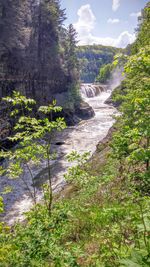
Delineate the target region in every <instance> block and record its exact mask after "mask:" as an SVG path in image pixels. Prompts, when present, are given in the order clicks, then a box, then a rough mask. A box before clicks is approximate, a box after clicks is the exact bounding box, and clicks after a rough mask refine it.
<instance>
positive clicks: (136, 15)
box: [130, 12, 141, 18]
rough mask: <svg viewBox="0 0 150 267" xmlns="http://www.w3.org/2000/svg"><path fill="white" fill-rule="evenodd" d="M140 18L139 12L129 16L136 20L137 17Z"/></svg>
mask: <svg viewBox="0 0 150 267" xmlns="http://www.w3.org/2000/svg"><path fill="white" fill-rule="evenodd" d="M140 16H141V12H137V13H136V12H133V13H131V14H130V17H136V18H138V17H140Z"/></svg>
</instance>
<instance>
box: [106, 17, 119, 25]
mask: <svg viewBox="0 0 150 267" xmlns="http://www.w3.org/2000/svg"><path fill="white" fill-rule="evenodd" d="M107 22H108V23H110V24H116V23H119V22H120V20H119V19H111V18H109V19H108V20H107Z"/></svg>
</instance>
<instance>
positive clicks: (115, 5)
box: [112, 0, 120, 11]
mask: <svg viewBox="0 0 150 267" xmlns="http://www.w3.org/2000/svg"><path fill="white" fill-rule="evenodd" d="M119 6H120V0H113V3H112V10H113V11H116V10H117V9H118V8H119Z"/></svg>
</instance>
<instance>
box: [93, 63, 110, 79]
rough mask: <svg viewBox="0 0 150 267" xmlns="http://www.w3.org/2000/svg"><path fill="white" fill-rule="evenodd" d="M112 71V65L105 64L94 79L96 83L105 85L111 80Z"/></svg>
mask: <svg viewBox="0 0 150 267" xmlns="http://www.w3.org/2000/svg"><path fill="white" fill-rule="evenodd" d="M112 70H113V65H112V64H106V65H104V66H103V67H102V68H100V72H99V75H98V76H97V77H96V81H97V82H100V83H107V82H108V80H110V78H111V74H112Z"/></svg>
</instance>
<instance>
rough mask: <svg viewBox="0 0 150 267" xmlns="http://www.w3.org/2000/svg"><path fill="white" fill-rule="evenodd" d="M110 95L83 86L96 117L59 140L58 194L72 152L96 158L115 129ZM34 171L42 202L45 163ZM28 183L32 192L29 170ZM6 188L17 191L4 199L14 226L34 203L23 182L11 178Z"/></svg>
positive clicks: (7, 218)
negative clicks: (88, 153)
mask: <svg viewBox="0 0 150 267" xmlns="http://www.w3.org/2000/svg"><path fill="white" fill-rule="evenodd" d="M110 94H111V91H110V90H107V87H103V90H101V89H100V90H99V91H98V89H95V86H94V85H92V84H82V85H81V95H82V98H83V99H84V101H86V102H87V103H88V104H89V105H90V106H91V107H92V108H93V110H94V112H95V116H94V117H93V118H91V119H89V120H83V121H81V122H80V123H79V124H77V125H75V126H71V127H68V128H66V129H65V130H64V131H63V132H61V133H59V134H58V135H57V136H56V138H55V141H54V143H53V149H55V150H56V151H57V154H58V159H57V160H55V161H53V162H52V166H53V190H54V191H58V190H60V188H62V187H63V186H64V185H65V181H64V173H66V171H67V168H68V167H69V166H70V165H69V163H68V162H67V160H66V155H67V154H69V153H70V152H71V151H72V150H76V151H77V152H78V153H83V152H86V151H89V152H90V153H91V154H92V153H93V152H94V151H95V149H96V145H97V144H98V142H99V141H101V140H102V139H103V138H104V137H105V136H106V135H107V133H108V130H109V129H110V127H111V126H112V125H113V123H114V118H113V115H115V114H116V113H117V111H116V109H115V108H114V107H112V106H110V105H107V104H105V101H106V99H107V98H108V97H109V96H110ZM32 170H33V172H34V176H35V180H36V181H37V195H38V200H39V201H40V200H41V199H42V192H41V190H40V189H39V181H41V182H45V180H46V178H47V168H46V166H45V162H44V161H43V162H41V165H40V166H39V167H38V168H37V167H34V166H33V167H32ZM24 179H25V181H26V183H28V186H29V187H30V188H31V189H32V181H31V178H30V174H29V173H28V170H25V174H24ZM6 185H7V186H11V187H12V189H13V190H12V192H10V193H8V194H6V195H4V196H3V197H4V202H5V214H4V216H3V219H4V220H5V221H7V223H8V224H10V225H11V224H13V223H14V222H15V221H18V220H22V219H23V218H24V216H23V213H24V212H25V211H28V210H29V209H30V208H31V206H32V200H31V198H30V196H29V193H28V190H27V187H26V185H25V184H24V182H23V181H22V179H16V180H10V179H8V178H7V177H2V178H1V180H0V188H1V189H2V188H4V187H5V186H6Z"/></svg>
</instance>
